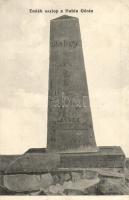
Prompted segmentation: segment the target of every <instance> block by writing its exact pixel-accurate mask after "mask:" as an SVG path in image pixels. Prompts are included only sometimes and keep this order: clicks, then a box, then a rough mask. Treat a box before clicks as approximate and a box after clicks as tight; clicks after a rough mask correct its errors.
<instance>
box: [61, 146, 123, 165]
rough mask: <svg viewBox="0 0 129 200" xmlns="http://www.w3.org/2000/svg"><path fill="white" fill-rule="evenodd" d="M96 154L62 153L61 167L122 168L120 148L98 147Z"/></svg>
mask: <svg viewBox="0 0 129 200" xmlns="http://www.w3.org/2000/svg"><path fill="white" fill-rule="evenodd" d="M99 149H100V151H98V152H90V153H67V154H66V153H62V154H61V158H60V159H61V167H66V168H67V167H68V168H70V167H82V168H124V167H125V155H124V153H123V151H122V149H121V148H120V147H117V146H116V147H115V146H114V147H100V148H99Z"/></svg>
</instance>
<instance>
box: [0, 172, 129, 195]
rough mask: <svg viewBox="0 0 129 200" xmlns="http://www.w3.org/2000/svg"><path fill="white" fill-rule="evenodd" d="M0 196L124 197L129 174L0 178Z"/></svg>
mask: <svg viewBox="0 0 129 200" xmlns="http://www.w3.org/2000/svg"><path fill="white" fill-rule="evenodd" d="M0 194H1V195H33V196H35V195H125V194H129V170H128V169H125V172H124V173H119V172H111V171H104V170H92V171H91V170H80V171H79V170H77V171H76V170H75V171H68V170H67V171H60V170H59V171H56V172H49V173H48V172H47V173H44V174H33V175H32V174H14V175H1V177H0Z"/></svg>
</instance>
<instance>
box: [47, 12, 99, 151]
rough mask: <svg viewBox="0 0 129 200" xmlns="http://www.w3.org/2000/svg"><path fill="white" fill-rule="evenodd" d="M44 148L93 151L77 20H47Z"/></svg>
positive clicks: (93, 138) (65, 17) (69, 18)
mask: <svg viewBox="0 0 129 200" xmlns="http://www.w3.org/2000/svg"><path fill="white" fill-rule="evenodd" d="M47 149H48V151H57V152H61V151H63V152H82V151H84V152H86V151H96V149H97V148H96V142H95V137H94V131H93V124H92V116H91V109H90V102H89V94H88V87H87V80H86V72H85V65H84V59H83V52H82V43H81V35H80V27H79V20H78V18H75V17H70V16H66V15H64V16H61V17H59V18H56V19H53V20H51V23H50V63H49V99H48V134H47Z"/></svg>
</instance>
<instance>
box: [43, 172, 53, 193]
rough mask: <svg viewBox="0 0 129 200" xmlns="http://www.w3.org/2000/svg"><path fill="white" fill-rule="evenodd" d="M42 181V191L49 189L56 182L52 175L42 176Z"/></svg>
mask: <svg viewBox="0 0 129 200" xmlns="http://www.w3.org/2000/svg"><path fill="white" fill-rule="evenodd" d="M40 178H41V180H40V189H41V190H43V189H46V188H47V187H49V186H50V185H52V184H53V182H54V180H53V177H52V176H51V174H50V173H48V174H42V175H41V176H40Z"/></svg>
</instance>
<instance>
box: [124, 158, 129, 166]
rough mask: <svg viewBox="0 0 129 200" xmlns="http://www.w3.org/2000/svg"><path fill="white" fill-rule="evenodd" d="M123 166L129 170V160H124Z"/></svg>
mask: <svg viewBox="0 0 129 200" xmlns="http://www.w3.org/2000/svg"><path fill="white" fill-rule="evenodd" d="M125 166H126V168H128V169H129V158H126V162H125Z"/></svg>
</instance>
